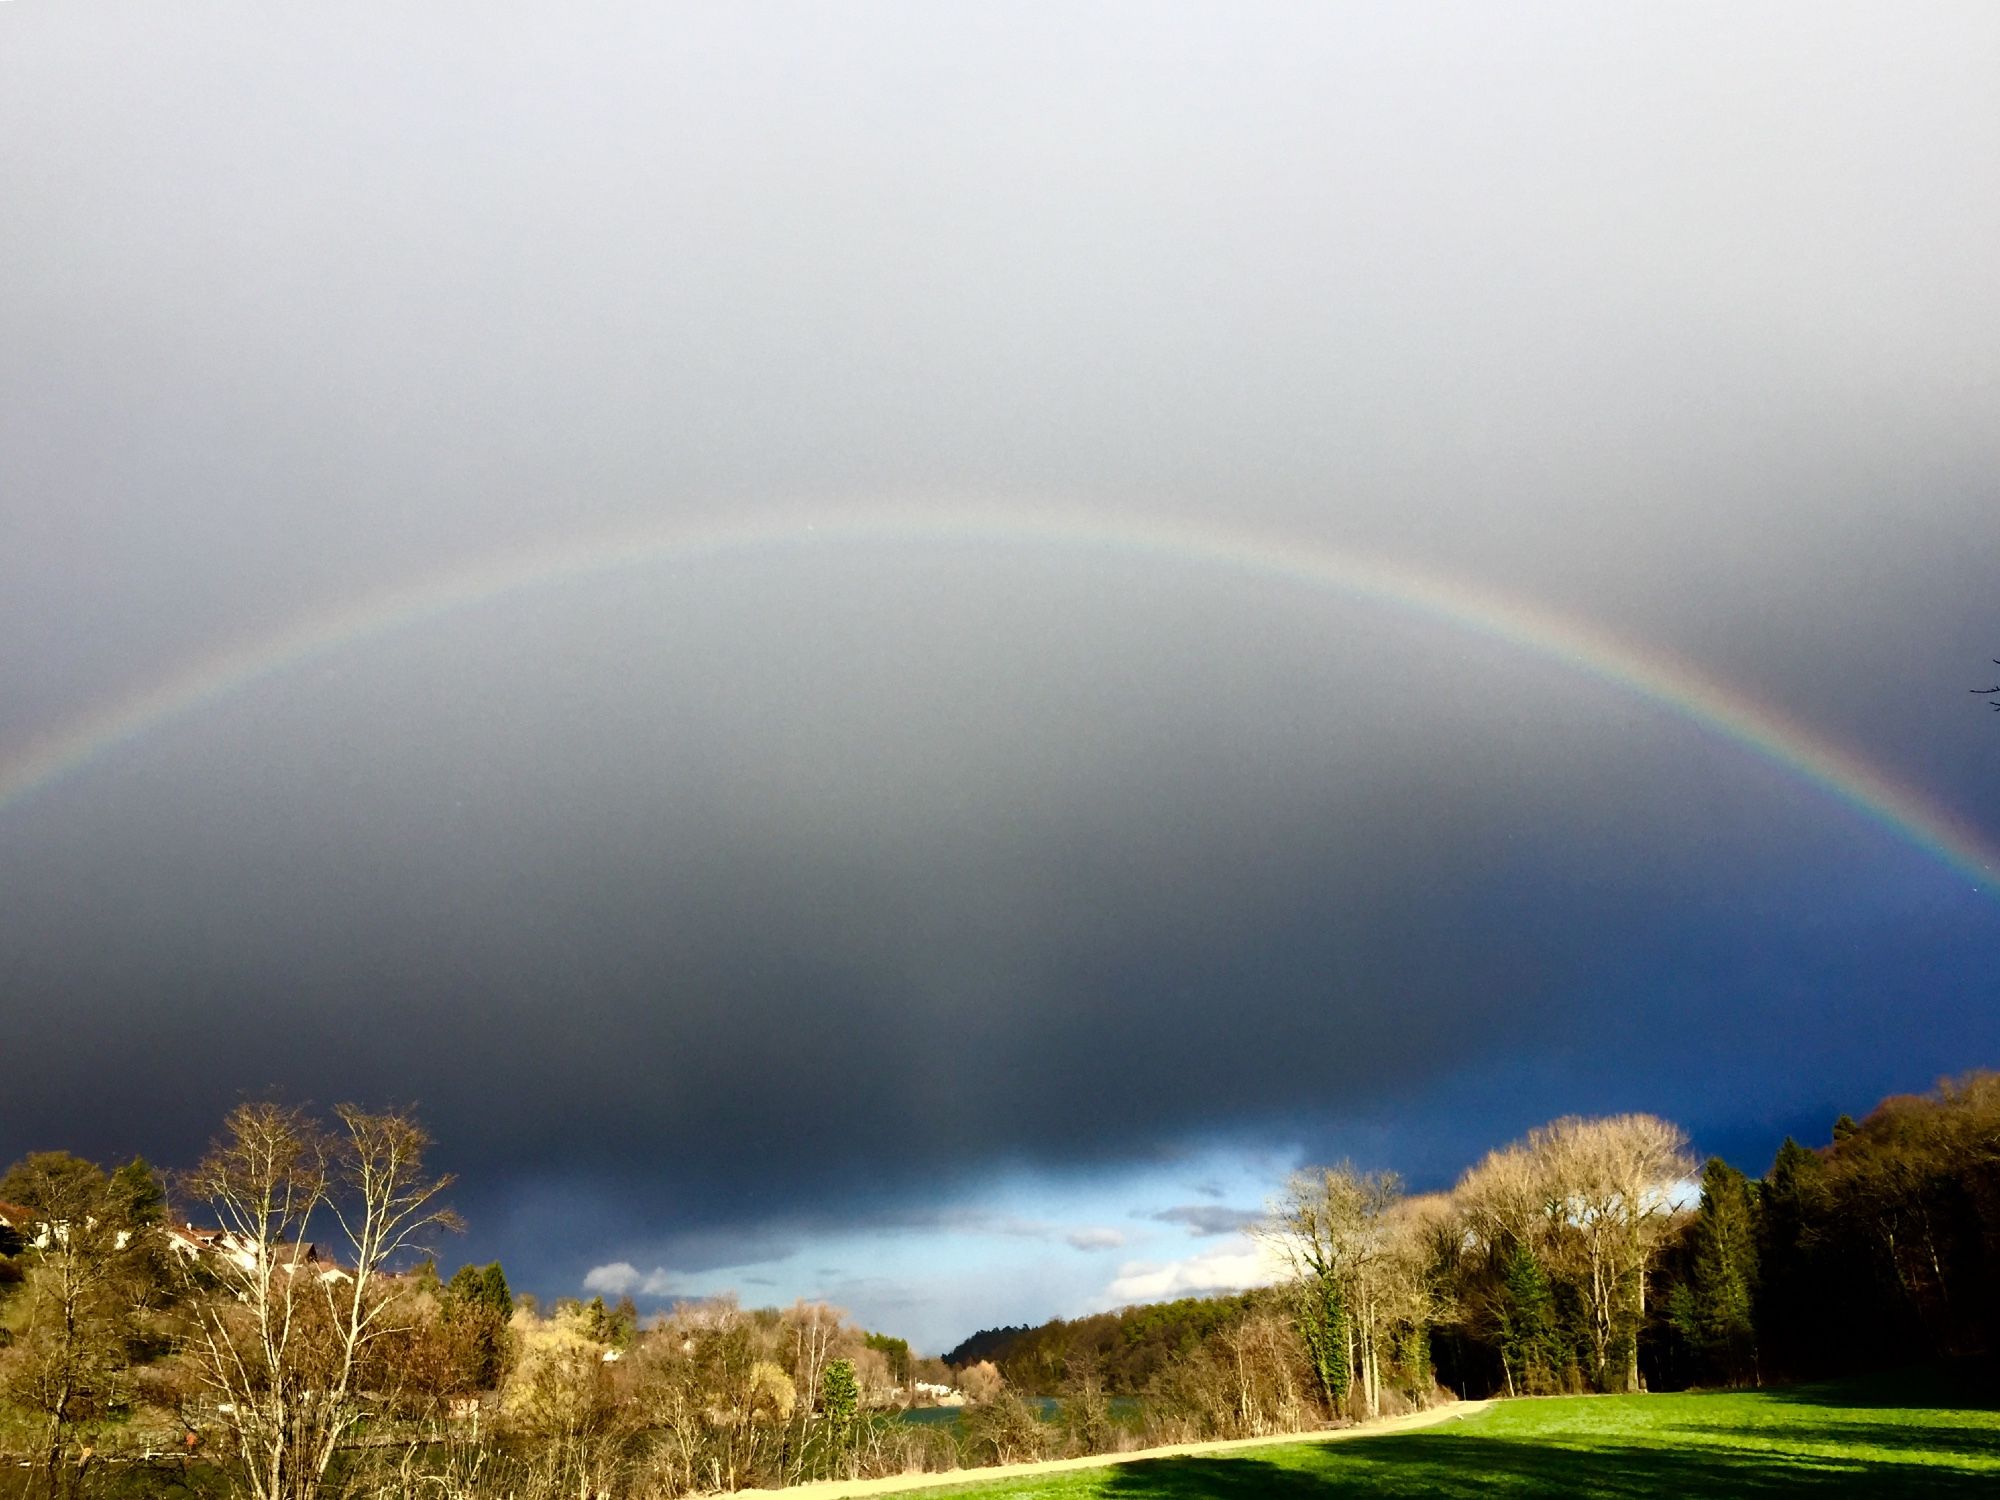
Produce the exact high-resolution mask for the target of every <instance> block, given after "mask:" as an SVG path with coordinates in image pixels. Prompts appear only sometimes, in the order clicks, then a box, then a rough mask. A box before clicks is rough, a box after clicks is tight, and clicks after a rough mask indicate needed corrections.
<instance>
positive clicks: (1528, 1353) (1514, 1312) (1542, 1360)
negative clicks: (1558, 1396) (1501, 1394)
mask: <svg viewBox="0 0 2000 1500" xmlns="http://www.w3.org/2000/svg"><path fill="white" fill-rule="evenodd" d="M1502 1276H1503V1283H1502V1284H1503V1286H1504V1289H1505V1290H1504V1293H1503V1298H1502V1301H1501V1307H1500V1319H1499V1326H1500V1359H1501V1362H1502V1364H1503V1365H1504V1366H1505V1367H1506V1371H1507V1379H1508V1382H1509V1383H1510V1384H1511V1385H1513V1386H1514V1387H1515V1388H1516V1389H1517V1391H1518V1393H1519V1394H1521V1395H1539V1394H1542V1393H1544V1392H1547V1391H1552V1390H1555V1389H1556V1388H1557V1385H1558V1376H1559V1374H1560V1370H1561V1365H1562V1363H1563V1360H1562V1353H1563V1351H1562V1341H1561V1339H1560V1338H1559V1337H1558V1335H1557V1332H1556V1304H1555V1294H1554V1292H1553V1291H1552V1290H1551V1289H1550V1287H1549V1277H1548V1273H1547V1272H1546V1271H1544V1270H1543V1269H1542V1263H1541V1262H1540V1261H1539V1260H1537V1259H1536V1258H1535V1253H1534V1251H1532V1250H1530V1249H1529V1248H1528V1247H1527V1246H1526V1245H1525V1244H1521V1243H1518V1242H1517V1243H1516V1244H1515V1246H1514V1248H1513V1250H1512V1251H1511V1252H1510V1253H1509V1254H1508V1256H1507V1263H1506V1266H1505V1268H1504V1270H1503V1272H1502Z"/></svg>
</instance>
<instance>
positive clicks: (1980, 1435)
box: [1666, 1422, 2000, 1495]
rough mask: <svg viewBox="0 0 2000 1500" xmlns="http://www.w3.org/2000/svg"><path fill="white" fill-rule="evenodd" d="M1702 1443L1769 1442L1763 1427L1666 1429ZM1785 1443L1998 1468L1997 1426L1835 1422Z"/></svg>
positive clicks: (1997, 1477)
mask: <svg viewBox="0 0 2000 1500" xmlns="http://www.w3.org/2000/svg"><path fill="white" fill-rule="evenodd" d="M1666 1432H1668V1433H1673V1432H1684V1433H1688V1434H1690V1435H1696V1434H1698V1435H1700V1436H1701V1437H1702V1438H1704V1439H1714V1438H1723V1439H1732V1438H1733V1439H1735V1440H1736V1441H1738V1442H1740V1443H1742V1444H1744V1445H1745V1446H1746V1447H1754V1446H1756V1445H1758V1444H1759V1443H1768V1442H1769V1441H1770V1439H1771V1436H1772V1432H1771V1429H1770V1428H1768V1427H1752V1426H1747V1425H1745V1426H1730V1425H1727V1424H1719V1423H1707V1422H1703V1423H1688V1424H1686V1425H1682V1426H1676V1427H1673V1428H1669V1429H1666ZM1785 1436H1786V1438H1787V1439H1788V1440H1796V1441H1814V1440H1817V1441H1821V1442H1826V1443H1832V1444H1836V1445H1838V1446H1841V1447H1847V1446H1850V1445H1851V1446H1855V1447H1863V1448H1881V1449H1883V1450H1885V1451H1888V1452H1891V1453H1907V1454H1910V1455H1912V1457H1913V1461H1915V1462H1919V1463H1931V1462H1940V1463H1950V1462H1952V1461H1953V1460H1954V1459H1964V1458H1974V1459H1979V1460H1981V1461H1982V1462H1985V1463H1993V1464H2000V1428H1996V1427H1967V1426H1965V1425H1963V1424H1949V1423H1945V1422H1934V1423H1933V1422H1835V1423H1830V1424H1828V1426H1827V1427H1826V1428H1825V1429H1824V1430H1822V1431H1820V1432H1816V1433H1813V1432H1794V1433H1789V1434H1786V1435H1785ZM1990 1482H1991V1483H1992V1485H1993V1486H1994V1493H1995V1494H1996V1495H2000V1474H1993V1475H1991V1476H1990Z"/></svg>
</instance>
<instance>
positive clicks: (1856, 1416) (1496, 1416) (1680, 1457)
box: [920, 1375, 2000, 1500]
mask: <svg viewBox="0 0 2000 1500" xmlns="http://www.w3.org/2000/svg"><path fill="white" fill-rule="evenodd" d="M920 1493H921V1494H922V1495H924V1496H926V1497H928V1496H932V1495H936V1496H940V1497H942V1496H947V1495H948V1496H953V1497H958V1496H966V1497H980V1500H986V1497H993V1500H999V1497H1002V1496H1007V1497H1028V1496H1035V1497H1048V1500H1304V1497H1308V1496H1310V1497H1315V1500H1319V1497H1336V1496H1349V1495H1353V1496H1360V1495H1376V1496H1407V1497H1411V1500H1416V1497H1421V1496H1446V1497H1450V1496H1475V1495H1477V1496H1502V1497H1506V1496H1528V1495H1536V1496H1540V1495H1564V1496H1583V1497H1602V1500H1624V1497H1633V1496H1641V1495H1644V1496H1681V1497H1686V1496H1715V1497H1718V1500H1729V1497H1755V1496H1760V1495H1780V1494H1783V1495H1967V1496H1970V1495H2000V1402H1996V1401H1995V1400H1994V1399H1993V1396H1992V1393H1991V1392H1990V1391H1987V1390H1985V1389H1980V1388H1971V1387H1968V1386H1967V1385H1965V1384H1964V1383H1962V1382H1957V1381H1947V1380H1945V1379H1944V1378H1943V1377H1938V1376H1930V1375H1917V1376H1906V1377H1902V1378H1898V1379H1890V1378H1882V1379H1871V1380H1867V1381H1847V1382H1841V1383H1837V1384H1829V1385H1819V1386H1797V1387H1791V1388H1786V1389H1776V1390H1767V1391H1732V1392H1717V1393H1700V1394H1693V1393H1691V1394H1684V1395H1658V1396H1570V1397H1551V1398H1548V1399H1544V1400H1532V1401H1512V1402H1503V1403H1501V1404H1499V1405H1498V1406H1495V1407H1493V1408H1492V1409H1490V1410H1488V1411H1485V1412H1482V1413H1479V1414H1477V1415H1474V1416H1471V1417H1468V1418H1466V1419H1464V1420H1463V1421H1457V1422H1447V1423H1445V1424H1443V1425H1442V1426H1439V1427H1434V1428H1426V1429H1423V1430H1420V1431H1417V1432H1411V1433H1403V1434H1396V1435H1390V1436H1383V1437H1375V1438H1355V1439H1352V1440H1349V1441H1344V1442H1337V1443H1297V1444H1283V1445H1279V1446H1274V1447H1269V1448H1256V1449H1251V1450H1249V1451H1246V1452H1241V1453H1232V1454H1217V1455H1212V1456H1196V1457H1186V1458H1167V1459H1150V1460H1145V1461H1141V1462H1138V1463H1131V1464H1124V1465H1119V1466H1117V1467H1112V1468H1103V1469H1086V1470H1079V1471H1071V1472H1067V1473H1058V1474H1051V1475H1048V1476H1046V1477H1036V1476H1025V1477H1021V1478H1015V1479H1009V1480H997V1481H993V1482H990V1483H986V1484H967V1485H957V1486H952V1487H949V1488H940V1489H928V1490H924V1491H921V1492H920Z"/></svg>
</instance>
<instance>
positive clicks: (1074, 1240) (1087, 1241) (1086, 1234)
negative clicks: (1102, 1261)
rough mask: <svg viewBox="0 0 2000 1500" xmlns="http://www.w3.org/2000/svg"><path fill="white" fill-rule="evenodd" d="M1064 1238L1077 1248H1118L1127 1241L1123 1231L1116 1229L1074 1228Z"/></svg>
mask: <svg viewBox="0 0 2000 1500" xmlns="http://www.w3.org/2000/svg"><path fill="white" fill-rule="evenodd" d="M1064 1238H1066V1239H1067V1240H1068V1241H1069V1243H1070V1245H1071V1246H1072V1247H1073V1248H1074V1249H1077V1250H1116V1249H1117V1248H1118V1247H1119V1246H1121V1245H1123V1244H1124V1243H1125V1236H1124V1234H1123V1232H1122V1231H1120V1230H1116V1229H1073V1230H1071V1231H1070V1232H1069V1234H1067V1235H1066V1236H1064Z"/></svg>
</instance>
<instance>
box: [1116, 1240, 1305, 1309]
mask: <svg viewBox="0 0 2000 1500" xmlns="http://www.w3.org/2000/svg"><path fill="white" fill-rule="evenodd" d="M1284 1275H1285V1266H1284V1263H1283V1262H1282V1260H1280V1259H1279V1257H1278V1256H1277V1254H1276V1252H1274V1251H1273V1250H1272V1249H1270V1248H1269V1247H1267V1246H1264V1245H1258V1244H1253V1243H1252V1242H1251V1241H1249V1240H1247V1239H1243V1238H1241V1237H1239V1238H1238V1239H1237V1241H1236V1243H1235V1245H1233V1246H1227V1247H1222V1248H1218V1249H1215V1250H1208V1251H1204V1252H1203V1253H1202V1254H1200V1255H1191V1256H1189V1257H1188V1258H1187V1259H1185V1260H1169V1261H1144V1260H1130V1261H1127V1262H1126V1263H1125V1264H1124V1265H1122V1266H1120V1267H1119V1268H1118V1276H1117V1279H1116V1280H1114V1281H1113V1282H1112V1283H1111V1285H1110V1286H1109V1287H1107V1288H1106V1289H1105V1295H1106V1296H1108V1297H1109V1298H1110V1299H1111V1301H1112V1302H1113V1303H1116V1304H1120V1305H1122V1304H1125V1303H1129V1302H1161V1301H1164V1300H1166V1299H1167V1298H1169V1297H1193V1296H1199V1295H1202V1294H1204V1293H1208V1292H1240V1291H1243V1290H1245V1289H1247V1288H1249V1287H1253V1286H1269V1285H1270V1284H1271V1283H1272V1282H1274V1281H1280V1280H1283V1279H1284Z"/></svg>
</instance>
